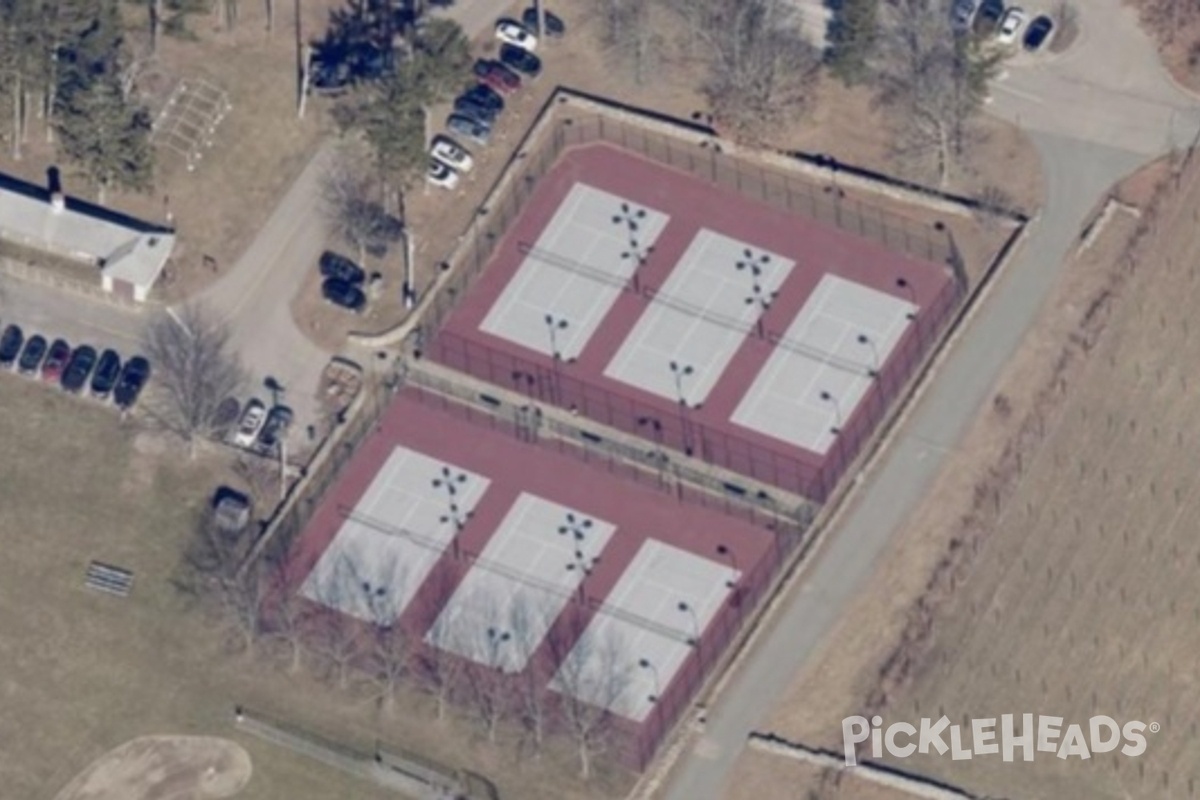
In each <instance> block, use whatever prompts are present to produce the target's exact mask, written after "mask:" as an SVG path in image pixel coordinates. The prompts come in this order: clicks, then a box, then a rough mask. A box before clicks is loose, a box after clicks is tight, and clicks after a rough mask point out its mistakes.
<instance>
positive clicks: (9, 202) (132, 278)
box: [0, 176, 175, 288]
mask: <svg viewBox="0 0 1200 800" xmlns="http://www.w3.org/2000/svg"><path fill="white" fill-rule="evenodd" d="M0 236H3V237H4V238H7V239H11V240H13V241H15V242H19V243H21V244H24V245H26V246H28V247H33V248H36V249H39V250H45V251H47V252H51V253H57V254H59V255H64V256H67V257H69V258H75V259H79V260H81V261H87V262H90V263H93V264H96V265H97V266H99V267H100V268H101V269H102V270H103V272H104V274H105V275H107V276H109V277H111V278H113V279H114V280H120V281H126V282H128V283H132V284H134V285H136V286H143V287H146V288H149V287H150V286H152V285H153V284H154V282H155V281H156V280H157V279H158V276H159V273H161V272H162V270H163V267H164V266H166V263H167V259H168V258H170V256H171V250H172V249H173V248H174V246H175V233H174V231H172V230H171V229H169V228H163V227H160V226H155V225H151V224H148V223H145V222H142V221H140V220H137V219H134V218H133V217H128V216H125V215H123V214H120V213H117V212H113V211H110V210H109V209H106V208H103V207H101V206H97V205H93V204H91V203H88V202H85V201H82V200H77V199H75V198H67V199H66V201H65V207H63V208H55V207H54V205H53V204H52V203H51V201H50V195H49V193H48V192H47V191H46V190H45V189H43V188H41V187H39V186H34V185H32V184H27V183H24V182H23V181H18V180H15V179H13V178H9V177H7V176H0Z"/></svg>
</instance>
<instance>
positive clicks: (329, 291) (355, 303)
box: [321, 278, 367, 314]
mask: <svg viewBox="0 0 1200 800" xmlns="http://www.w3.org/2000/svg"><path fill="white" fill-rule="evenodd" d="M321 296H322V297H324V298H325V300H326V301H327V302H330V303H333V304H334V305H335V306H341V307H342V308H344V309H347V310H349V311H353V312H354V313H355V314H361V313H362V311H363V309H364V308H366V306H367V296H366V295H365V294H363V291H362V289H359V288H358V287H357V286H355V285H354V284H353V283H349V282H347V281H344V280H341V279H339V278H327V279H326V280H325V282H324V283H322V284H321Z"/></svg>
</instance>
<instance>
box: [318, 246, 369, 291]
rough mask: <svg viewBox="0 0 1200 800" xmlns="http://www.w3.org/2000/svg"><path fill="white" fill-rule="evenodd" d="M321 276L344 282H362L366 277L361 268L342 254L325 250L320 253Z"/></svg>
mask: <svg viewBox="0 0 1200 800" xmlns="http://www.w3.org/2000/svg"><path fill="white" fill-rule="evenodd" d="M320 266H321V277H324V278H336V279H338V280H339V281H345V282H346V283H356V284H357V283H362V282H363V281H364V280H366V279H367V274H366V273H365V272H363V268H362V267H360V266H359V265H358V264H355V263H354V262H353V261H351V260H350V259H348V258H346V257H345V256H343V255H338V254H337V253H334V252H332V251H329V250H326V251H325V252H324V253H322V254H321V261H320Z"/></svg>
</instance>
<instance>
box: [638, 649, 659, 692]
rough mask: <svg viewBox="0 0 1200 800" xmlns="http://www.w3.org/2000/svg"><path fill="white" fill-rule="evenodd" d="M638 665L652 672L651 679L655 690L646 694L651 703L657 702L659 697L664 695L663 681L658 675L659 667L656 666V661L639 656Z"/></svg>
mask: <svg viewBox="0 0 1200 800" xmlns="http://www.w3.org/2000/svg"><path fill="white" fill-rule="evenodd" d="M638 666H639V667H641V668H642V669H644V670H646V671H647V672H649V673H650V680H651V681H652V682H653V685H654V691H653V692H651V693H650V694H648V695H646V699H647V700H649V701H650V702H651V703H657V702H658V698H660V697H662V681H661V680H660V679H659V677H658V667H656V666H654V662H653V661H651V660H650V659H648V658H639V659H638Z"/></svg>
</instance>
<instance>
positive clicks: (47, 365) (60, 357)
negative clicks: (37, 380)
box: [42, 339, 71, 383]
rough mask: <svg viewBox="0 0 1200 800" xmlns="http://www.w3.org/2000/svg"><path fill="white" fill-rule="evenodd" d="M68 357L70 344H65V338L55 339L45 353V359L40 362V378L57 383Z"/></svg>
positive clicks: (69, 355) (69, 356)
mask: <svg viewBox="0 0 1200 800" xmlns="http://www.w3.org/2000/svg"><path fill="white" fill-rule="evenodd" d="M70 358H71V345H69V344H67V342H66V340H65V339H55V340H54V344H52V345H50V350H49V351H48V352H47V353H46V361H45V362H44V363H43V364H42V380H44V381H47V382H54V383H58V382H59V380H60V379H61V378H62V372H63V368H64V367H66V366H67V361H68V360H69V359H70Z"/></svg>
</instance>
